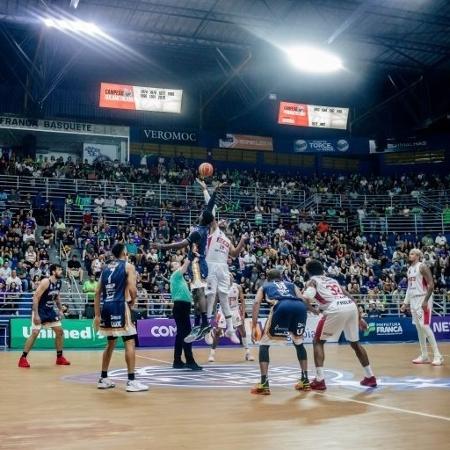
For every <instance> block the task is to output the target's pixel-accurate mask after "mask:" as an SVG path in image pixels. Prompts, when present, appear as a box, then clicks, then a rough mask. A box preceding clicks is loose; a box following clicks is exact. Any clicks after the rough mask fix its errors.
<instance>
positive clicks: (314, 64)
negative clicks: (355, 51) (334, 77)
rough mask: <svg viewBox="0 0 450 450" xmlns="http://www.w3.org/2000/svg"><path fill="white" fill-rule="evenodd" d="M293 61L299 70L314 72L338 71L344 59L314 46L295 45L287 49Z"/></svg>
mask: <svg viewBox="0 0 450 450" xmlns="http://www.w3.org/2000/svg"><path fill="white" fill-rule="evenodd" d="M286 53H287V54H288V56H289V59H290V60H291V63H292V64H293V65H294V66H295V67H296V68H297V69H299V70H303V71H305V72H313V73H328V72H336V71H337V70H340V69H342V67H343V66H342V61H341V60H340V59H339V58H338V57H337V56H335V55H333V54H331V53H328V52H326V51H324V50H319V49H316V48H312V47H293V48H290V49H288V50H286Z"/></svg>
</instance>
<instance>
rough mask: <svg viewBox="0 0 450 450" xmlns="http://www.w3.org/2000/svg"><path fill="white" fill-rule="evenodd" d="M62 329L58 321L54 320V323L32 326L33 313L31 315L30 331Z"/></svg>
mask: <svg viewBox="0 0 450 450" xmlns="http://www.w3.org/2000/svg"><path fill="white" fill-rule="evenodd" d="M57 327H62V325H61V321H60V320H55V321H54V322H45V323H41V324H40V325H35V324H34V313H31V329H32V330H42V328H57Z"/></svg>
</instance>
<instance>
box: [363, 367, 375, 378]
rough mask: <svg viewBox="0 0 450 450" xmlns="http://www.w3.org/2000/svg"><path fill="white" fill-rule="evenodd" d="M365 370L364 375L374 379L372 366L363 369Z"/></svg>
mask: <svg viewBox="0 0 450 450" xmlns="http://www.w3.org/2000/svg"><path fill="white" fill-rule="evenodd" d="M363 369H364V375H365V376H366V377H367V378H371V377H373V372H372V369H371V367H370V366H366V367H363Z"/></svg>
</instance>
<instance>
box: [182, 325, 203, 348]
mask: <svg viewBox="0 0 450 450" xmlns="http://www.w3.org/2000/svg"><path fill="white" fill-rule="evenodd" d="M200 331H201V327H200V326H199V325H197V326H195V327H194V328H192V330H191V332H190V333H189V334H188V335H187V336H186V337H185V338H184V342H186V344H190V343H191V342H194V341H196V340H197V339H198V337H197V336H198V334H199V332H200Z"/></svg>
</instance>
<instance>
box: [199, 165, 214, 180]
mask: <svg viewBox="0 0 450 450" xmlns="http://www.w3.org/2000/svg"><path fill="white" fill-rule="evenodd" d="M198 173H199V174H200V176H201V177H202V178H206V177H211V176H212V174H213V173H214V167H213V166H212V164H210V163H206V162H205V163H202V164H200V166H199V167H198Z"/></svg>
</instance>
